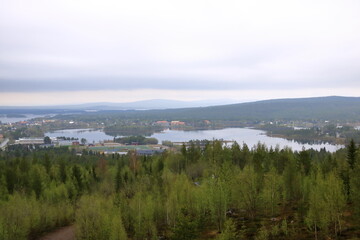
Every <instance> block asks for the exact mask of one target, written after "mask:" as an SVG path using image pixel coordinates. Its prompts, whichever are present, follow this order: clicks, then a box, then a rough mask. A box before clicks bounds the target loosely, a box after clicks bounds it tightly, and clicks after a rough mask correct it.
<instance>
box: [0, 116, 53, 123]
mask: <svg viewBox="0 0 360 240" xmlns="http://www.w3.org/2000/svg"><path fill="white" fill-rule="evenodd" d="M20 115H23V116H22V117H7V116H6V114H2V115H0V122H1V123H16V122H20V121H27V120H30V119H33V118H39V117H51V116H54V114H41V115H35V114H20Z"/></svg>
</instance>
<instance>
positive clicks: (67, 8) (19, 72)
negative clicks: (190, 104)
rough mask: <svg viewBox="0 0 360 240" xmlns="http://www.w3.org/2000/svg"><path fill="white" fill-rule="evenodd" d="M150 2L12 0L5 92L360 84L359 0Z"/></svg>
mask: <svg viewBox="0 0 360 240" xmlns="http://www.w3.org/2000/svg"><path fill="white" fill-rule="evenodd" d="M150 2H151V3H150ZM150 2H149V1H131V2H122V1H110V0H107V1H95V0H93V1H85V0H79V1H75V2H74V1H67V0H63V1H45V2H44V1H40V0H34V1H31V2H30V1H26V0H16V1H13V0H5V1H3V3H2V5H3V6H2V8H1V9H0V35H1V36H5V37H1V38H0V86H1V87H0V92H55V91H79V90H115V89H119V90H124V89H125V90H126V89H144V88H147V89H179V90H202V89H204V90H236V89H239V90H247V89H248V90H256V89H258V90H264V89H268V90H282V89H284V90H287V89H299V91H301V89H306V88H334V89H336V88H341V87H348V88H359V91H360V32H359V31H355V29H360V15H359V14H358V13H359V12H360V3H359V2H358V1H356V0H354V1H351V0H348V1H342V0H334V1H331V2H329V1H323V0H320V1H316V2H314V1H310V0H304V1H285V0H276V1H270V2H269V1H265V0H257V1H247V2H244V1H241V2H239V1H222V2H220V1H205V0H204V1H196V2H194V1H187V0H185V1H158V0H157V1H150ZM335 16H336V17H335Z"/></svg>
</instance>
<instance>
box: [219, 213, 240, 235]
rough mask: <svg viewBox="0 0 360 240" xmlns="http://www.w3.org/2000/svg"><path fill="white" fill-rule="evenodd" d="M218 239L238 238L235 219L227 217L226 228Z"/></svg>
mask: <svg viewBox="0 0 360 240" xmlns="http://www.w3.org/2000/svg"><path fill="white" fill-rule="evenodd" d="M216 239H217V240H236V239H238V238H237V231H236V226H235V223H234V221H233V220H232V219H231V218H230V219H227V220H226V221H225V223H224V230H223V231H222V233H221V234H220V235H219V236H218V237H217V238H216Z"/></svg>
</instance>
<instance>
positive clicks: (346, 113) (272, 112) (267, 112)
mask: <svg viewBox="0 0 360 240" xmlns="http://www.w3.org/2000/svg"><path fill="white" fill-rule="evenodd" d="M199 104H201V103H200V102H181V101H171V100H148V101H139V102H132V103H125V104H118V103H97V104H81V105H72V106H56V107H26V108H21V107H17V108H11V107H1V108H0V113H43V112H46V113H50V112H52V113H56V114H64V113H65V114H71V113H83V114H84V115H87V116H89V117H90V116H93V115H96V114H99V112H101V114H108V115H116V116H118V117H121V118H147V119H154V120H155V119H164V120H175V119H177V120H189V119H210V120H275V119H284V120H342V121H344V120H355V121H356V120H358V121H360V97H339V96H330V97H315V98H294V99H275V100H264V101H256V102H247V103H237V104H228V105H219V106H206V104H209V102H207V103H206V104H205V103H203V104H204V105H205V106H204V107H192V106H194V105H199ZM200 106H201V105H200ZM139 109H142V110H139ZM149 109H153V110H149ZM143 110H146V111H143Z"/></svg>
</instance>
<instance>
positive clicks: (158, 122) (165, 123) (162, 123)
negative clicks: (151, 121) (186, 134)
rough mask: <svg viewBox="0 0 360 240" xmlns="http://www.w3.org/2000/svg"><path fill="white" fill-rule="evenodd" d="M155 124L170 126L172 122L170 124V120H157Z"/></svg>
mask: <svg viewBox="0 0 360 240" xmlns="http://www.w3.org/2000/svg"><path fill="white" fill-rule="evenodd" d="M155 125H158V126H163V127H168V126H170V124H169V122H168V121H157V122H155Z"/></svg>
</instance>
